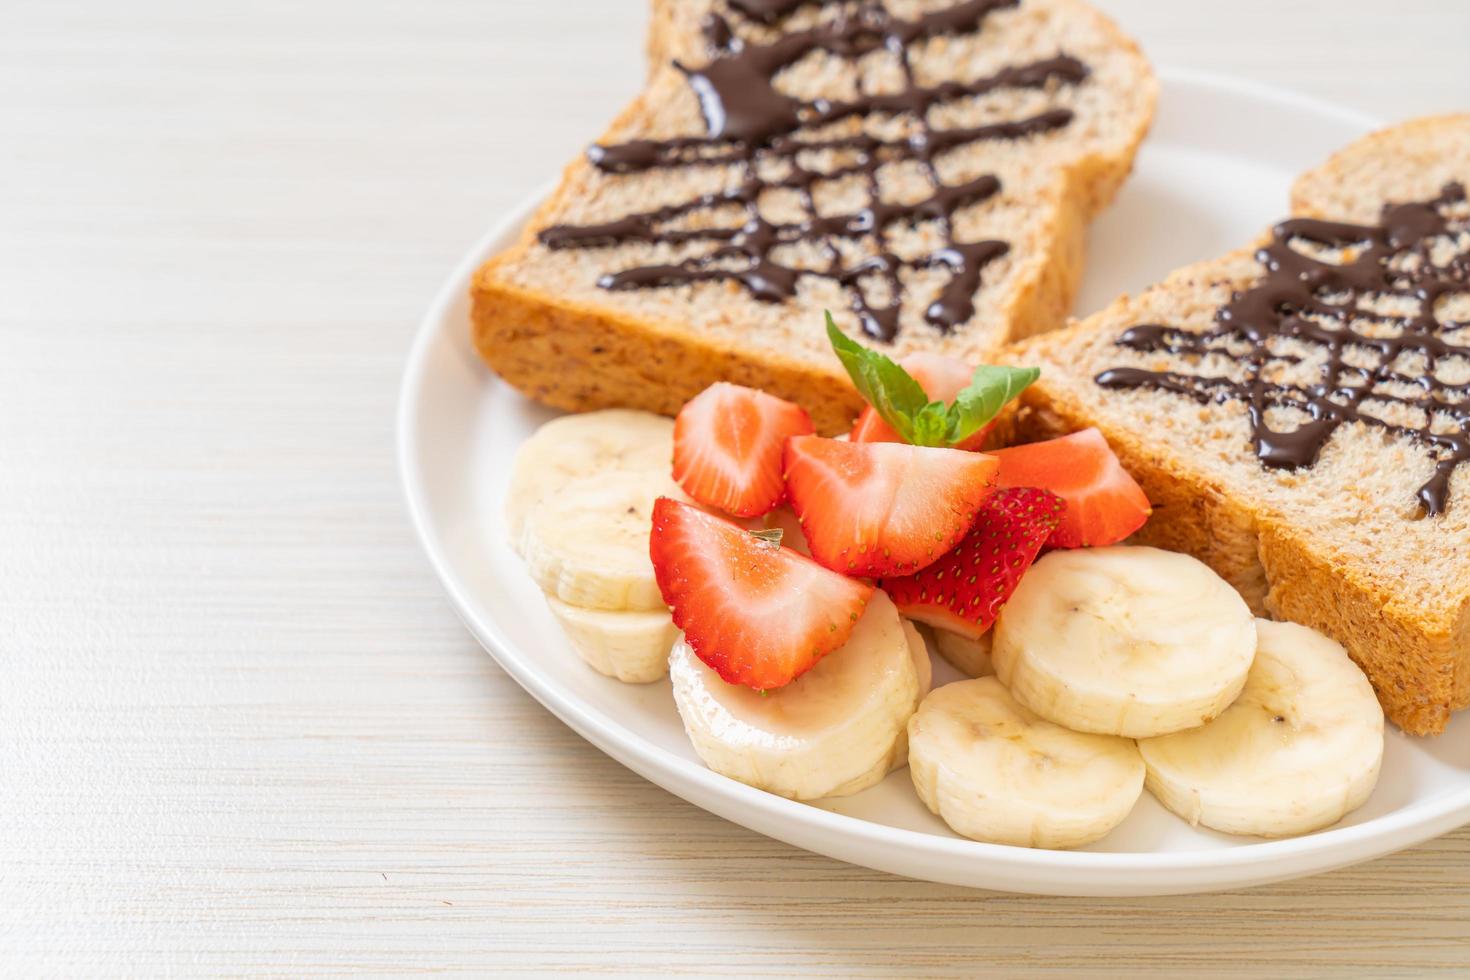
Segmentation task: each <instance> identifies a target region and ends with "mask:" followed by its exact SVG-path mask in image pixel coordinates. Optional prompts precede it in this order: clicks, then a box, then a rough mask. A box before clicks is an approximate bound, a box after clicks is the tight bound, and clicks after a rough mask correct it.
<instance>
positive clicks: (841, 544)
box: [786, 436, 998, 576]
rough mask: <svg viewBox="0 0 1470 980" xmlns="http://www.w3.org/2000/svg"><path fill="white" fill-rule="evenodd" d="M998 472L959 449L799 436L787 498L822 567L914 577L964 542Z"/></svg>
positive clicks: (790, 444)
mask: <svg viewBox="0 0 1470 980" xmlns="http://www.w3.org/2000/svg"><path fill="white" fill-rule="evenodd" d="M997 465H998V464H997V463H996V462H995V461H994V460H993V459H991V457H989V456H985V455H982V454H980V453H968V452H961V451H959V450H957V449H932V448H923V447H920V446H910V445H907V444H904V443H895V442H863V443H859V442H843V441H841V440H838V439H821V438H818V437H817V436H798V437H796V438H794V439H790V440H788V441H787V443H786V492H787V495H788V496H789V497H790V498H791V507H792V509H793V510H795V511H796V516H797V518H798V519H799V520H800V521H801V527H802V530H803V531H804V532H805V533H806V540H807V545H808V547H809V548H810V549H811V553H812V557H813V558H815V559H816V560H817V561H819V562H821V563H822V564H823V565H826V566H827V567H828V568H831V569H835V570H836V571H839V572H843V573H845V574H848V575H874V576H876V575H907V574H910V573H912V572H916V571H918V570H919V569H921V568H923V567H924V566H925V565H927V564H929V563H930V562H932V561H934V560H935V559H936V558H938V557H939V556H940V555H942V554H944V553H945V552H946V551H948V550H949V549H950V548H953V547H954V545H955V542H957V541H959V539H960V538H962V537H964V536H965V532H966V531H968V530H969V529H970V525H971V524H973V523H974V521H975V514H976V513H977V512H978V511H979V509H980V505H981V504H982V503H984V501H985V498H986V497H988V496H989V495H990V493H991V491H992V488H993V484H994V480H995V471H996V468H997Z"/></svg>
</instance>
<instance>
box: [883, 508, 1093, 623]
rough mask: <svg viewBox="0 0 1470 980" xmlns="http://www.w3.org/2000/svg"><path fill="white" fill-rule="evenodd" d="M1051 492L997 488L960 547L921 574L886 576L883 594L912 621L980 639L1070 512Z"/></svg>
mask: <svg viewBox="0 0 1470 980" xmlns="http://www.w3.org/2000/svg"><path fill="white" fill-rule="evenodd" d="M1066 507H1067V505H1066V503H1065V502H1064V501H1063V500H1062V498H1061V497H1058V496H1057V495H1056V494H1054V493H1049V492H1048V491H1046V490H1037V489H1034V488H1031V487H1017V488H1012V489H1007V490H997V491H996V492H995V493H994V494H992V495H991V497H990V499H989V500H988V501H986V503H985V506H984V508H983V509H982V510H981V511H980V516H979V517H978V518H976V520H975V527H974V529H973V530H971V531H970V533H969V534H967V535H965V537H964V540H962V541H961V542H960V543H959V545H958V546H957V547H956V548H955V549H954V550H953V551H951V552H950V553H949V554H947V555H945V556H944V557H943V558H940V559H939V560H938V561H936V562H935V563H934V564H932V565H930V566H929V567H928V568H926V569H924V570H923V571H922V572H919V573H918V574H917V575H908V576H905V577H903V578H885V579H884V580H883V581H882V583H881V584H882V586H883V591H885V592H887V593H888V596H889V598H891V599H892V600H893V602H894V605H896V606H898V611H899V612H901V613H903V614H904V615H905V616H907V617H909V618H910V619H917V620H918V621H919V622H921V623H928V624H929V625H930V626H937V627H939V628H940V629H946V630H950V631H951V632H954V633H959V634H961V635H962V636H968V637H970V638H971V639H978V638H979V637H980V636H981V634H983V633H984V632H985V631H986V630H988V629H990V626H991V624H992V623H994V622H995V617H996V616H997V615H999V614H1000V607H1001V606H1003V605H1005V601H1006V600H1007V599H1009V598H1010V597H1011V593H1012V592H1014V591H1015V590H1016V583H1018V582H1020V581H1021V576H1022V575H1023V574H1025V572H1026V569H1028V568H1030V567H1031V563H1032V562H1033V561H1035V560H1036V553H1037V552H1039V551H1040V550H1041V546H1042V545H1043V544H1045V543H1046V540H1047V538H1049V537H1051V535H1052V532H1053V531H1054V530H1055V529H1056V528H1057V526H1058V524H1060V523H1061V521H1062V519H1063V515H1064V514H1065V512H1066Z"/></svg>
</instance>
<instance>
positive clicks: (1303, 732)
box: [1138, 620, 1383, 837]
mask: <svg viewBox="0 0 1470 980" xmlns="http://www.w3.org/2000/svg"><path fill="white" fill-rule="evenodd" d="M1256 631H1257V634H1258V635H1259V637H1260V645H1259V646H1258V647H1257V649H1256V660H1255V663H1254V664H1253V665H1252V666H1251V670H1250V677H1249V678H1248V679H1247V680H1246V682H1245V690H1243V691H1241V692H1240V697H1239V698H1238V699H1237V700H1236V702H1235V703H1234V704H1232V705H1231V706H1230V707H1228V708H1226V709H1225V711H1224V713H1223V714H1221V715H1220V716H1219V717H1218V718H1216V719H1215V720H1214V721H1212V722H1210V723H1209V724H1208V725H1205V726H1204V727H1203V728H1196V729H1194V730H1193V731H1188V732H1180V733H1179V734H1177V735H1165V736H1163V737H1161V738H1150V739H1145V740H1143V741H1141V742H1139V743H1138V749H1139V751H1140V752H1141V753H1142V754H1143V761H1144V763H1145V764H1146V765H1147V766H1148V783H1147V785H1148V788H1149V791H1150V792H1152V793H1153V794H1154V796H1156V797H1158V798H1159V802H1161V803H1163V804H1164V806H1166V807H1168V808H1169V809H1170V810H1173V811H1174V812H1175V813H1177V814H1179V815H1180V816H1181V817H1183V818H1184V819H1186V820H1188V821H1189V822H1190V823H1191V824H1204V825H1205V826H1206V827H1213V828H1214V829H1215V830H1222V831H1224V832H1226V833H1228V834H1255V835H1259V836H1263V837H1280V836H1283V835H1286V834H1304V833H1306V832H1307V831H1310V830H1317V829H1319V828H1321V827H1326V826H1328V825H1329V824H1333V823H1336V822H1337V821H1338V820H1340V819H1341V818H1342V817H1343V816H1344V815H1345V814H1347V813H1349V812H1351V811H1352V810H1355V809H1357V808H1358V807H1359V806H1361V805H1362V804H1363V801H1364V800H1366V799H1367V798H1368V794H1369V793H1371V792H1372V791H1373V786H1374V784H1375V783H1376V782H1377V781H1378V768H1379V764H1380V763H1381V762H1382V761H1383V709H1382V708H1380V707H1379V706H1378V699H1377V698H1375V697H1374V696H1373V688H1372V687H1370V686H1369V684H1368V679H1367V678H1366V677H1364V676H1363V672H1362V671H1361V670H1359V669H1358V666H1357V665H1356V664H1354V663H1353V662H1352V661H1351V660H1350V659H1348V655H1347V651H1345V650H1344V649H1343V648H1342V647H1341V646H1340V645H1338V644H1337V643H1334V642H1333V641H1332V640H1329V639H1328V638H1327V637H1325V636H1323V635H1322V634H1320V633H1318V632H1316V631H1314V630H1310V629H1307V628H1306V627H1305V626H1298V625H1296V624H1295V623H1272V622H1268V621H1266V620H1260V621H1258V622H1257V623H1256Z"/></svg>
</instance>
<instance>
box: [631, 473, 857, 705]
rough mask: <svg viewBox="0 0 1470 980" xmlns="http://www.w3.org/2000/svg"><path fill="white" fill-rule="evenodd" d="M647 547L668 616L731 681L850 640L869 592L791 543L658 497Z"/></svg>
mask: <svg viewBox="0 0 1470 980" xmlns="http://www.w3.org/2000/svg"><path fill="white" fill-rule="evenodd" d="M648 551H649V555H650V556H651V557H652V558H653V570H654V575H655V576H656V577H657V579H658V587H659V591H660V592H662V593H663V597H664V602H666V603H668V605H669V608H671V609H672V610H673V612H674V624H675V625H676V626H678V627H679V628H680V629H681V630H683V631H684V637H685V639H687V640H688V641H689V646H690V647H691V648H692V649H693V650H694V653H695V654H696V655H697V656H698V657H699V659H700V660H703V661H704V662H705V663H706V664H708V665H709V666H710V667H711V668H712V669H713V670H714V671H715V672H716V673H718V674H719V675H720V676H721V677H722V678H724V679H725V680H726V681H728V682H729V683H731V684H744V685H746V686H747V687H753V688H755V689H756V690H760V691H765V690H770V689H771V688H776V687H781V686H783V685H785V684H789V683H790V682H791V681H793V680H795V679H796V678H798V677H800V676H801V675H802V674H803V673H805V672H806V671H807V670H808V669H810V668H811V667H812V665H813V664H815V663H816V662H817V661H818V660H821V659H822V658H823V657H824V656H826V655H827V654H829V653H831V652H832V651H833V650H836V649H837V648H838V647H840V646H842V644H844V643H846V642H847V638H848V636H849V634H851V633H852V627H853V624H855V623H856V622H857V621H858V617H860V616H861V615H862V613H863V608H864V607H865V606H867V604H868V599H869V597H870V596H872V594H873V587H872V586H871V585H868V584H867V583H865V582H858V581H856V580H854V579H850V578H847V577H846V576H843V575H838V574H837V573H836V572H832V571H828V570H827V569H825V568H823V567H822V566H821V565H818V564H817V563H816V562H814V561H812V560H811V559H810V558H807V557H805V556H804V555H800V554H797V553H796V552H795V551H792V550H790V549H789V548H782V547H780V546H779V545H777V544H775V543H773V542H769V541H763V540H761V539H760V538H759V537H757V536H756V535H754V534H752V533H751V532H749V531H746V530H743V529H741V528H739V527H736V526H735V525H734V524H732V523H730V522H729V521H726V520H723V519H721V518H719V517H715V516H714V515H713V514H707V513H705V512H704V511H702V510H700V509H699V508H697V507H694V506H691V505H689V504H684V503H680V502H679V501H677V500H671V499H670V498H668V497H660V498H659V499H658V500H657V501H655V503H654V505H653V533H652V535H651V536H650V537H649V544H648Z"/></svg>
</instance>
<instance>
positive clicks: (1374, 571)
mask: <svg viewBox="0 0 1470 980" xmlns="http://www.w3.org/2000/svg"><path fill="white" fill-rule="evenodd" d="M1467 185H1470V115H1462V116H1441V117H1436V118H1430V119H1420V120H1415V121H1413V122H1408V123H1405V124H1403V125H1399V126H1394V127H1392V128H1389V129H1386V130H1384V131H1382V132H1379V133H1375V134H1373V135H1371V136H1368V137H1366V138H1364V139H1362V140H1359V141H1358V142H1356V143H1354V144H1352V145H1351V146H1349V147H1347V148H1346V149H1344V150H1342V151H1340V152H1339V153H1337V154H1336V155H1335V156H1333V157H1332V158H1331V159H1330V160H1328V161H1327V163H1325V164H1324V165H1322V166H1321V167H1319V168H1318V169H1316V170H1313V171H1311V172H1309V173H1307V174H1305V175H1303V176H1302V177H1301V178H1300V179H1298V181H1297V182H1296V185H1295V187H1294V189H1293V192H1292V199H1291V206H1292V213H1293V215H1294V217H1292V218H1290V219H1289V220H1286V221H1283V222H1282V223H1280V224H1278V225H1277V226H1276V227H1275V228H1274V229H1272V230H1271V231H1270V232H1269V233H1267V234H1266V235H1265V236H1264V237H1262V238H1261V239H1260V240H1259V241H1257V242H1256V243H1255V244H1254V245H1251V246H1250V247H1247V248H1244V249H1241V250H1240V251H1237V252H1233V253H1231V254H1229V255H1226V256H1225V257H1223V258H1220V259H1217V260H1214V261H1209V262H1202V263H1199V264H1197V265H1192V266H1188V267H1186V268H1183V269H1180V270H1178V271H1177V272H1175V273H1173V274H1172V275H1170V276H1169V277H1168V278H1167V279H1165V280H1164V281H1163V282H1162V283H1161V284H1159V285H1157V286H1154V287H1152V288H1150V289H1148V290H1146V291H1145V292H1144V293H1142V294H1141V295H1139V296H1137V297H1132V298H1130V297H1126V296H1125V297H1123V298H1121V299H1119V300H1118V301H1116V302H1115V303H1113V305H1112V306H1110V307H1108V308H1107V309H1105V310H1103V311H1102V312H1100V313H1098V314H1096V315H1094V316H1091V317H1089V318H1088V319H1086V320H1085V321H1083V322H1082V323H1080V324H1077V325H1074V326H1072V327H1070V328H1068V329H1066V330H1063V331H1059V332H1057V333H1054V334H1051V335H1049V336H1047V337H1043V338H1035V339H1033V340H1029V341H1026V342H1024V343H1022V344H1020V345H1018V347H1017V348H1016V349H1015V350H1014V351H1012V352H1011V354H1010V356H1012V357H1015V358H1017V359H1018V360H1019V361H1020V362H1021V363H1026V364H1039V365H1040V366H1041V368H1042V374H1041V380H1040V382H1038V383H1037V384H1036V385H1034V386H1033V387H1032V388H1031V389H1030V390H1029V391H1028V392H1027V394H1026V408H1025V409H1024V410H1023V412H1022V413H1021V418H1020V420H1019V422H1018V425H1019V427H1020V431H1021V433H1022V434H1023V437H1028V438H1042V437H1045V436H1049V435H1054V434H1057V433H1061V432H1066V431H1071V430H1073V429H1078V428H1082V427H1085V426H1097V427H1098V428H1100V429H1101V430H1102V431H1103V433H1104V434H1105V435H1106V436H1107V439H1108V442H1109V444H1111V445H1112V446H1113V448H1114V449H1115V450H1116V451H1117V453H1118V456H1119V457H1120V459H1121V460H1122V462H1123V465H1124V466H1125V467H1126V468H1127V469H1128V471H1129V472H1130V473H1132V474H1133V475H1134V476H1135V477H1136V478H1137V479H1138V481H1139V483H1141V484H1142V485H1143V487H1144V489H1145V490H1146V491H1147V492H1148V494H1149V497H1150V498H1151V499H1152V501H1153V503H1154V508H1155V509H1154V513H1153V517H1152V518H1151V519H1150V521H1149V523H1148V524H1147V525H1146V526H1145V527H1144V529H1143V530H1142V531H1141V532H1139V534H1137V535H1136V536H1135V540H1138V541H1139V542H1141V543H1147V544H1153V545H1157V546H1160V547H1163V548H1169V549H1172V550H1177V551H1185V552H1188V553H1190V554H1192V555H1195V556H1196V557H1198V558H1200V559H1202V560H1204V561H1205V562H1206V563H1208V564H1209V565H1211V566H1213V567H1214V568H1215V570H1216V571H1217V572H1219V573H1220V574H1221V575H1223V576H1224V577H1225V578H1227V579H1228V580H1229V581H1230V582H1231V583H1232V584H1233V585H1235V587H1236V588H1237V589H1239V590H1240V592H1241V593H1242V594H1243V595H1244V596H1245V597H1246V599H1247V601H1248V602H1249V603H1250V604H1251V605H1252V606H1253V607H1254V608H1255V609H1256V610H1257V611H1265V612H1269V613H1270V614H1272V615H1274V616H1276V617H1278V618H1280V619H1286V620H1291V621H1293V622H1298V623H1303V624H1306V625H1308V626H1311V627H1314V628H1316V629H1318V630H1320V631H1322V632H1323V633H1326V634H1328V635H1329V636H1331V637H1333V638H1335V639H1337V640H1338V641H1340V642H1341V643H1342V644H1343V645H1344V646H1346V647H1347V649H1348V651H1349V652H1350V653H1351V654H1352V657H1353V659H1354V660H1356V661H1357V662H1358V664H1359V665H1360V666H1361V667H1362V668H1363V669H1364V671H1365V672H1366V673H1367V674H1368V677H1369V679H1370V680H1371V681H1372V682H1373V686H1374V688H1375V689H1376V691H1377V693H1378V697H1379V700H1380V701H1381V702H1382V703H1383V706H1384V709H1385V711H1386V712H1387V714H1388V716H1389V717H1390V718H1391V719H1392V720H1393V721H1395V722H1397V723H1398V725H1399V726H1400V727H1401V728H1403V729H1404V730H1405V731H1407V732H1411V733H1413V734H1419V735H1425V734H1434V733H1438V732H1440V731H1442V730H1443V729H1444V727H1445V725H1446V723H1447V722H1448V721H1449V717H1450V714H1451V712H1452V711H1455V710H1457V709H1460V708H1463V707H1465V706H1467V705H1470V466H1467V465H1465V464H1466V463H1467V461H1470V203H1467V200H1466V191H1465V188H1466V186H1467Z"/></svg>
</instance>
